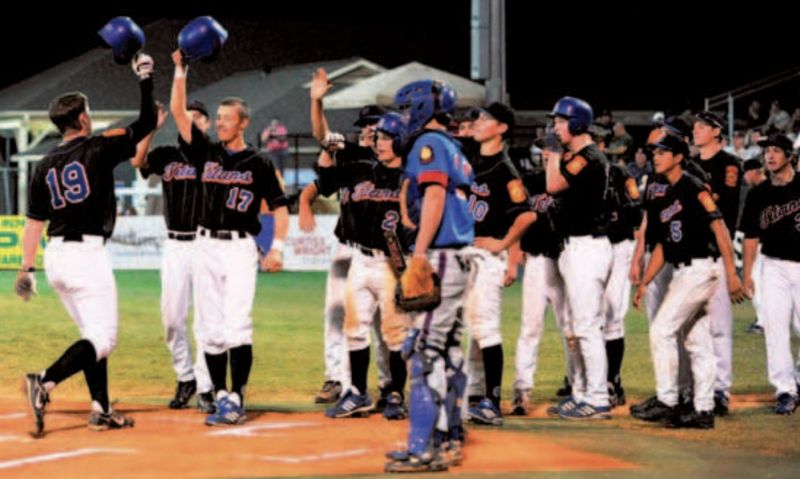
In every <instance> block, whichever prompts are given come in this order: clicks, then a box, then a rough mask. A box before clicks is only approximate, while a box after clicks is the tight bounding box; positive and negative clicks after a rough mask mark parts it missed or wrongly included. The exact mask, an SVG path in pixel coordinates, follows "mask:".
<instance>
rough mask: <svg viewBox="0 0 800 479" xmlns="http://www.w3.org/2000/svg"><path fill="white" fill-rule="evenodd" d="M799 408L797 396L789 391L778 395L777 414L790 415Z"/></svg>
mask: <svg viewBox="0 0 800 479" xmlns="http://www.w3.org/2000/svg"><path fill="white" fill-rule="evenodd" d="M795 409H797V397H796V396H792V395H791V394H789V393H783V394H781V395H780V396H778V404H777V405H776V406H775V414H781V415H784V416H789V415H791V414H794V410H795Z"/></svg>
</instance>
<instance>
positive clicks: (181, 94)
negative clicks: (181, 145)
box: [169, 50, 192, 144]
mask: <svg viewBox="0 0 800 479" xmlns="http://www.w3.org/2000/svg"><path fill="white" fill-rule="evenodd" d="M172 63H174V64H175V76H174V77H173V79H172V96H171V97H170V100H169V109H170V111H171V112H172V118H174V119H175V125H176V126H177V127H178V133H180V135H181V138H183V141H185V142H186V143H189V144H191V143H192V116H191V115H190V114H189V111H188V110H187V109H186V74H187V73H188V71H189V66H188V65H186V64H184V61H183V54H182V53H181V51H180V50H175V51H174V52H172Z"/></svg>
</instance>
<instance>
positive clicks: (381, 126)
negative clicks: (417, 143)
mask: <svg viewBox="0 0 800 479" xmlns="http://www.w3.org/2000/svg"><path fill="white" fill-rule="evenodd" d="M376 130H377V131H382V132H383V133H386V134H387V135H389V136H391V137H392V138H397V137H398V136H400V135H401V134H402V133H403V117H402V116H400V114H399V113H395V112H393V111H390V112H389V113H386V114H384V115H383V116H381V118H380V120H378V125H377V126H376Z"/></svg>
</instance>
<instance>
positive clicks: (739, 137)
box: [725, 130, 749, 161]
mask: <svg viewBox="0 0 800 479" xmlns="http://www.w3.org/2000/svg"><path fill="white" fill-rule="evenodd" d="M725 151H727V152H728V153H730V154H731V155H734V156H738V157H739V159H740V160H742V161H744V160H748V159H749V158H748V157H747V156H746V154H747V147H746V146H745V134H744V132H743V131H739V130H737V131H734V132H733V141H732V142H731V144H730V145H728V146H727V147H726V148H725Z"/></svg>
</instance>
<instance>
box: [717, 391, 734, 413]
mask: <svg viewBox="0 0 800 479" xmlns="http://www.w3.org/2000/svg"><path fill="white" fill-rule="evenodd" d="M730 403H731V400H730V398H729V397H728V396H727V395H726V394H725V393H724V392H722V391H714V415H715V416H719V417H723V416H727V415H728V414H729V413H730Z"/></svg>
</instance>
